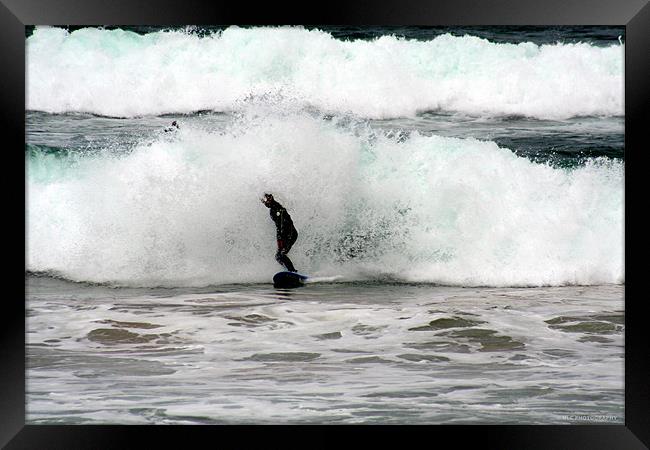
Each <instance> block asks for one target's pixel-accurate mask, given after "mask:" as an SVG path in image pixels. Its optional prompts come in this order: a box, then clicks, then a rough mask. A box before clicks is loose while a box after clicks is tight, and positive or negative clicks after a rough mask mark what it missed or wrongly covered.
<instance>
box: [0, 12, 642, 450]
mask: <svg viewBox="0 0 650 450" xmlns="http://www.w3.org/2000/svg"><path fill="white" fill-rule="evenodd" d="M0 21H1V22H0V30H2V31H1V32H2V39H1V40H0V42H1V44H0V45H1V46H2V52H3V55H4V57H5V58H4V60H5V65H6V69H5V73H6V74H5V77H4V83H5V86H4V94H3V100H2V112H3V117H4V119H5V120H4V125H5V131H6V135H9V136H10V137H11V140H12V145H11V146H7V147H6V148H7V151H6V153H7V154H9V157H10V161H11V163H13V162H14V160H13V158H16V159H17V157H18V156H17V155H18V152H17V149H15V148H14V146H18V145H19V143H18V142H17V141H19V140H22V141H23V143H22V144H20V145H24V131H25V126H24V125H25V124H24V117H25V116H24V112H25V111H24V109H25V95H24V92H25V85H26V83H25V33H24V27H25V25H38V24H48V25H127V24H133V25H136V24H149V25H174V24H176V25H181V24H195V25H202V24H205V25H207V24H242V25H244V24H245V25H271V24H282V25H309V24H314V25H321V24H323V25H326V24H331V25H373V24H374V25H496V24H499V25H605V24H611V25H625V27H626V50H625V51H626V54H625V144H626V147H625V199H626V200H625V201H626V206H627V208H626V221H625V238H626V246H625V260H626V262H627V261H632V259H631V258H632V257H633V256H636V254H637V253H640V251H641V250H640V248H639V247H637V244H636V240H637V239H639V237H640V236H643V232H642V231H641V230H640V229H639V224H640V222H639V221H635V220H633V219H632V217H631V215H633V214H634V211H635V210H636V208H635V207H634V203H633V202H634V199H635V198H636V197H637V196H638V195H639V194H638V191H637V189H636V187H635V186H634V184H633V183H634V180H635V179H637V177H640V173H639V172H640V171H641V170H643V168H644V167H645V166H644V164H643V163H644V160H643V158H644V156H645V155H644V154H643V153H644V152H645V151H644V148H643V146H642V144H641V134H642V131H643V130H644V128H645V124H646V123H647V119H648V118H649V117H648V106H649V102H648V99H649V98H650V96H649V95H648V84H649V83H648V82H647V80H648V75H649V74H650V70H648V69H649V65H650V61H649V60H648V57H647V55H649V54H650V51H649V50H650V42H648V41H649V40H650V34H649V33H648V31H647V30H649V29H650V6H649V5H648V2H647V1H625V2H606V1H597V2H590V1H587V0H571V1H568V2H564V1H559V0H554V1H550V2H544V3H539V2H533V1H530V0H527V1H525V2H513V1H497V0H494V1H491V2H482V3H475V2H472V1H470V0H464V1H458V0H457V1H443V2H436V3H435V4H434V3H431V4H427V3H425V2H415V1H410V2H381V3H372V4H370V3H366V2H358V3H353V4H343V3H341V4H335V3H328V4H323V5H319V7H315V8H312V9H310V10H309V11H304V10H303V9H298V8H290V7H281V6H279V5H273V4H266V5H263V6H259V7H257V6H256V7H254V8H252V7H250V6H249V5H241V4H240V5H230V4H221V3H219V4H218V3H208V2H200V1H187V2H183V4H180V3H175V2H171V1H169V0H159V1H155V2H153V1H152V2H143V1H141V2H137V1H130V2H129V1H124V0H119V1H114V2H110V3H104V2H100V1H99V0H92V1H85V2H81V1H76V0H58V1H55V2H46V1H44V0H22V1H21V0H3V2H2V6H0ZM14 141H16V142H14ZM16 164H19V162H18V161H16ZM23 164H24V160H23ZM11 167H13V164H11ZM15 186H16V181H11V182H9V181H5V186H4V187H5V189H6V192H9V193H11V194H10V196H11V197H14V198H16V199H17V200H16V203H17V205H16V209H18V208H21V205H18V203H21V202H22V203H23V205H22V208H23V214H24V204H25V202H28V201H29V198H27V194H26V193H25V190H24V189H23V190H22V191H21V190H18V194H17V195H13V192H15V190H16V187H15ZM23 186H24V185H23ZM20 192H23V196H21V195H20ZM630 206H631V207H630ZM12 216H14V214H12ZM23 217H25V216H24V215H23ZM13 221H14V223H13V225H14V226H15V227H16V228H20V227H22V230H23V235H24V236H25V241H27V240H28V239H29V236H27V235H26V233H25V224H24V223H20V221H19V220H17V221H16V220H15V219H14V220H13ZM631 242H634V243H635V244H634V247H635V248H633V249H631V247H632V246H631V245H630V244H629V243H631ZM637 248H639V249H638V250H637ZM16 252H17V253H18V252H19V251H18V250H16ZM24 253H25V252H24V247H23V250H22V255H23V258H24V256H25V254H24ZM12 261H13V259H12ZM11 265H13V264H12V263H10V266H11ZM626 269H627V270H626V278H627V281H626V286H625V297H626V300H625V426H619V425H563V426H555V425H554V426H531V425H518V426H514V425H513V426H480V427H477V426H472V427H470V426H465V425H461V426H446V425H445V426H432V427H435V428H432V429H431V430H429V429H428V427H426V428H425V429H424V430H422V427H420V428H419V429H418V431H421V432H422V433H421V434H420V436H421V437H423V438H425V439H427V438H426V435H427V434H429V433H430V432H435V433H437V434H436V438H435V439H436V440H441V441H442V440H443V439H442V437H441V436H440V434H439V433H440V432H442V433H443V435H444V437H448V438H450V439H452V441H451V442H454V443H460V444H461V445H466V444H469V443H471V442H476V443H480V445H482V446H488V447H490V448H558V447H564V446H568V447H570V448H593V449H598V448H602V449H609V448H644V447H645V446H647V445H650V432H649V431H648V430H650V414H648V405H649V404H650V395H649V393H648V382H647V380H648V370H647V361H648V350H647V346H646V345H645V344H644V341H645V339H644V337H643V336H642V331H643V329H644V323H643V321H644V317H645V314H644V306H645V305H644V304H643V302H644V300H643V299H644V297H643V296H642V295H640V293H635V292H634V291H635V290H636V289H637V288H638V286H639V283H640V281H639V279H640V275H639V271H640V267H639V266H637V265H636V264H634V263H631V264H630V263H628V264H626ZM11 275H13V272H11ZM10 278H11V279H12V283H11V285H12V286H13V285H14V283H13V276H12V277H10ZM16 278H18V274H16ZM630 280H631V281H630ZM629 283H631V286H632V290H629ZM15 285H16V286H18V283H17V282H16V284H15ZM17 290H18V289H17ZM635 294H636V295H635ZM18 295H19V293H18V292H17V293H15V294H14V292H13V289H12V290H11V295H10V296H7V299H6V300H5V305H4V306H5V308H6V309H5V314H4V317H5V324H4V325H5V326H4V327H3V331H2V351H1V352H2V355H3V356H2V367H3V371H2V373H3V375H2V385H1V386H2V388H1V391H0V399H1V400H0V402H1V403H2V415H1V417H2V419H0V430H2V431H0V444H2V445H3V446H4V445H6V446H7V447H6V448H73V447H74V448H124V447H125V446H127V447H128V446H129V445H128V444H129V443H130V442H132V441H131V440H132V439H133V438H135V437H138V438H141V439H149V438H150V437H153V438H154V439H157V440H168V439H171V438H172V437H174V436H173V435H176V436H175V437H176V439H179V438H180V439H182V438H183V436H184V435H187V434H188V431H190V433H189V434H191V435H192V437H193V438H196V439H201V438H203V439H210V440H211V441H212V442H214V439H215V437H216V436H220V437H219V439H223V437H224V436H225V435H227V436H229V437H233V438H235V436H237V435H241V433H242V432H244V433H247V434H248V433H253V432H254V433H256V438H258V439H259V438H261V439H263V440H270V439H271V438H281V439H282V441H276V442H283V444H282V445H284V439H286V438H287V436H288V435H289V434H293V431H294V430H293V428H292V427H286V426H282V427H261V426H245V427H234V428H236V429H234V430H232V429H231V430H224V429H223V428H229V427H212V426H208V427H193V428H191V429H189V430H187V429H180V428H179V427H178V426H173V427H157V428H155V429H154V428H153V427H149V426H144V427H143V426H137V427H135V426H55V425H52V426H49V425H48V426H43V425H38V426H37V425H25V404H24V402H25V348H24V347H25V333H26V331H27V330H26V329H25V304H24V303H23V302H20V301H19V300H18V299H17V298H16V297H17V296H18ZM23 298H24V285H23ZM319 428H320V427H315V426H314V427H312V426H308V427H301V430H303V431H305V430H306V433H308V434H309V435H310V436H311V437H310V438H309V439H318V440H319V442H320V443H321V444H324V443H326V442H327V443H330V442H331V443H334V442H337V438H336V437H335V436H334V434H331V435H330V433H329V430H323V429H319ZM336 428H337V429H338V428H339V427H336ZM345 428H346V431H348V432H350V433H351V434H355V433H356V428H353V429H350V427H345ZM360 428H361V429H362V430H363V431H366V430H367V427H360ZM395 428H399V429H402V428H403V427H373V428H372V429H371V430H367V432H366V433H364V434H372V440H377V441H378V442H380V441H381V440H382V439H384V438H386V437H387V436H389V435H391V436H392V435H394V434H395V431H394V429H395ZM404 433H405V434H406V433H410V430H408V431H405V432H404ZM470 434H471V435H472V436H473V437H471V438H470ZM321 435H322V437H321ZM429 438H431V436H429ZM470 439H471V441H470ZM474 439H475V441H474ZM208 442H210V441H208ZM271 442H273V441H271Z"/></svg>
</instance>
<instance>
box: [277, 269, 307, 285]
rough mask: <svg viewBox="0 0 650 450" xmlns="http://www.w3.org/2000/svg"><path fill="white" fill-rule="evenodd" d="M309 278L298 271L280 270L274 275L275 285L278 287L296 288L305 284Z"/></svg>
mask: <svg viewBox="0 0 650 450" xmlns="http://www.w3.org/2000/svg"><path fill="white" fill-rule="evenodd" d="M307 278H309V277H308V276H307V275H302V274H299V273H297V272H278V273H276V274H275V275H273V287H276V288H295V287H300V286H304V284H305V281H306V280H307Z"/></svg>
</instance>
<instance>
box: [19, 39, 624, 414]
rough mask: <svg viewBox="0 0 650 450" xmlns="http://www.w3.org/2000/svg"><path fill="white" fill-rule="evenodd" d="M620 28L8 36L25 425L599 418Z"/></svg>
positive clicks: (610, 348) (616, 189) (614, 335)
mask: <svg viewBox="0 0 650 450" xmlns="http://www.w3.org/2000/svg"><path fill="white" fill-rule="evenodd" d="M623 38H624V35H623V29H622V28H620V29H617V28H603V27H577V28H576V27H573V28H569V27H566V28H565V27H555V28H552V29H551V28H540V27H530V28H520V27H517V29H513V28H508V27H505V28H504V27H502V28H485V27H483V28H471V27H470V28H463V29H460V28H458V29H453V28H424V27H417V28H416V27H411V28H404V27H400V28H372V29H370V28H369V29H363V28H361V29H351V28H341V27H329V28H328V27H312V28H303V27H264V28H242V27H226V28H184V29H155V28H151V27H139V28H138V27H133V28H124V27H123V28H119V27H113V28H112V29H102V28H79V29H70V30H66V29H62V28H48V27H37V28H35V29H29V30H28V32H27V38H26V46H27V47H26V51H27V83H26V84H27V93H26V94H27V95H26V109H27V112H26V147H25V162H26V197H27V201H26V232H27V242H26V252H27V255H26V256H27V272H28V273H27V275H26V302H27V311H28V320H27V331H28V333H27V337H26V344H27V355H28V360H27V374H26V376H27V392H26V394H27V399H26V400H27V421H28V423H72V424H74V423H183V424H185V423H219V424H222V423H223V424H229V423H391V424H392V423H418V424H425V423H429V424H437V423H535V424H537V423H546V424H547V423H560V424H563V423H567V424H568V423H583V422H585V421H587V422H588V423H593V422H606V423H611V422H613V423H623V422H624V414H623V411H624V403H623V387H624V377H623V375H624V373H623V356H624V347H623V334H624V311H625V308H624V281H625V273H624V257H623V253H624V235H623V225H624V220H623V210H624V198H623V187H624V153H623V137H624V129H623V55H624V40H623ZM173 120H176V121H177V122H178V123H179V125H180V129H178V130H175V131H171V132H165V131H164V129H165V128H166V127H168V126H169V125H170V123H171V122H172V121H173ZM264 192H272V193H274V195H275V197H276V199H277V200H278V201H280V203H281V204H283V205H284V206H285V207H286V208H287V210H288V211H289V213H290V214H291V216H292V218H293V221H294V223H295V224H296V227H297V228H298V231H299V238H298V240H297V242H296V244H295V245H294V247H293V248H292V250H291V252H290V255H289V256H290V257H291V258H292V260H293V262H294V264H295V265H296V267H297V268H298V269H299V271H300V272H302V273H306V274H308V275H310V276H312V281H314V282H312V283H308V284H307V285H306V286H305V287H303V288H299V289H295V290H278V289H274V288H273V287H272V284H271V278H272V276H273V274H274V273H275V272H277V271H279V270H282V267H280V266H279V265H277V263H276V262H275V260H274V258H273V255H274V253H275V230H274V225H273V223H272V221H271V220H270V219H269V218H268V210H267V209H266V208H265V207H264V206H263V205H262V204H261V203H260V201H259V198H260V197H261V195H262V194H263V193H264Z"/></svg>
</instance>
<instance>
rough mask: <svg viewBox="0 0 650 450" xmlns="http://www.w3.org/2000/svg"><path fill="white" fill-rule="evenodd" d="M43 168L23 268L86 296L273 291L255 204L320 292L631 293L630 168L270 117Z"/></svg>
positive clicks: (271, 242)
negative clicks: (627, 274) (266, 195)
mask: <svg viewBox="0 0 650 450" xmlns="http://www.w3.org/2000/svg"><path fill="white" fill-rule="evenodd" d="M46 163H47V161H45V160H39V159H35V160H30V164H29V165H28V188H27V189H28V191H27V199H28V201H27V209H28V211H27V266H28V269H29V270H33V271H56V272H58V273H61V274H63V275H65V276H66V277H69V278H71V279H74V280H85V281H94V282H117V283H125V284H132V285H202V284H211V283H231V282H258V281H263V282H268V281H269V280H270V276H271V275H272V274H273V273H275V272H277V271H278V270H279V268H280V266H278V265H277V263H276V262H275V260H274V258H273V255H274V253H275V229H274V225H273V223H272V221H271V220H270V219H269V217H268V210H267V209H266V208H264V206H263V205H262V204H261V203H260V201H259V197H260V196H261V194H262V193H263V192H269V191H270V192H273V193H274V194H275V195H276V198H277V199H278V200H279V201H280V202H281V203H282V204H283V205H284V206H285V207H287V209H288V210H289V212H290V213H291V216H292V217H293V219H294V222H295V224H296V226H297V228H298V230H299V233H300V234H299V238H298V240H297V242H296V244H295V245H294V247H293V249H292V250H291V254H290V256H291V258H292V260H293V261H294V264H295V265H296V267H297V268H298V269H299V270H300V271H301V272H303V273H308V274H310V276H315V277H321V276H322V277H328V276H334V275H338V274H345V276H346V279H359V278H375V279H376V278H386V277H389V278H395V279H400V280H407V281H427V282H435V283H445V284H452V285H495V286H515V285H517V286H519V285H561V284H597V283H622V282H624V268H623V249H624V236H623V204H624V202H623V164H622V162H616V161H609V162H608V161H600V160H595V161H591V162H589V163H588V164H586V165H584V166H583V167H579V168H576V169H573V170H564V169H557V168H552V167H549V166H547V165H541V164H535V163H533V162H531V161H529V160H527V159H525V158H521V157H517V156H516V155H514V154H513V153H512V152H511V151H510V150H508V149H504V148H499V147H498V146H497V145H496V144H494V143H492V142H483V141H478V140H475V139H455V138H445V137H439V136H422V135H419V134H417V133H415V134H413V135H412V136H411V137H410V138H409V139H407V140H405V141H403V142H398V141H397V140H396V139H394V138H388V137H385V136H374V135H373V134H372V132H371V131H370V130H366V131H364V130H358V131H357V132H356V133H353V132H351V131H350V130H349V129H345V128H342V127H340V126H337V124H336V123H335V121H331V122H328V121H322V120H319V119H317V118H313V117H311V116H309V115H305V114H300V113H292V112H286V111H285V112H283V113H278V112H277V111H276V112H273V111H272V110H267V111H255V112H254V113H251V115H250V116H248V115H246V116H244V117H242V119H241V120H239V121H236V122H235V123H234V125H233V126H232V127H231V128H230V129H228V130H226V131H221V132H208V131H205V130H199V129H193V128H191V127H188V126H186V127H183V129H182V130H180V132H179V133H178V136H177V138H175V139H168V138H166V137H162V138H160V139H158V140H153V141H152V142H148V143H142V144H141V145H139V146H137V147H136V149H135V150H134V151H133V152H132V153H130V154H128V155H123V156H120V157H110V156H94V157H86V158H82V159H80V160H79V161H78V162H77V164H76V165H74V166H73V167H71V168H69V169H67V171H63V169H61V167H60V165H59V166H58V169H57V170H59V171H63V172H64V173H63V174H62V175H61V176H57V177H54V178H52V177H50V178H39V177H38V176H36V175H35V174H38V173H39V170H36V169H37V167H34V166H35V165H36V164H46ZM57 173H59V172H57Z"/></svg>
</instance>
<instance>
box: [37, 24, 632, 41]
mask: <svg viewBox="0 0 650 450" xmlns="http://www.w3.org/2000/svg"><path fill="white" fill-rule="evenodd" d="M242 27H243V28H245V26H243V25H242ZM63 28H65V29H67V30H69V31H74V30H78V29H82V28H84V26H80V25H70V26H66V27H63ZM103 28H104V29H106V30H114V29H121V30H129V31H133V32H136V33H139V34H146V33H153V32H156V31H161V30H178V29H184V30H187V31H188V32H192V33H196V34H199V35H202V36H205V35H209V34H212V33H216V32H219V31H221V30H224V29H226V28H227V26H205V25H202V26H188V27H164V26H128V25H119V26H118V25H107V26H104V27H103ZM304 28H305V29H308V30H311V29H318V30H323V31H327V32H328V33H331V35H332V36H333V37H335V38H336V39H341V40H356V39H363V40H368V39H376V38H379V37H381V36H385V35H394V36H397V37H403V38H406V39H418V40H429V39H433V38H435V37H436V36H440V35H442V34H447V33H449V34H451V35H453V36H464V35H472V36H478V37H481V38H484V39H488V40H490V41H492V42H497V43H519V42H522V41H530V42H534V43H535V44H538V45H541V44H554V43H557V42H562V43H576V42H586V43H590V44H592V45H611V44H612V43H616V42H619V38H620V39H621V41H623V42H625V27H609V26H595V25H594V26H589V25H581V26H550V27H549V26H515V25H513V26H463V27H452V26H408V27H407V26H384V27H361V26H332V25H322V26H313V27H312V26H305V27H304ZM33 30H34V27H33V26H31V25H30V26H26V27H25V37H29V36H31V34H32V32H33Z"/></svg>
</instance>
